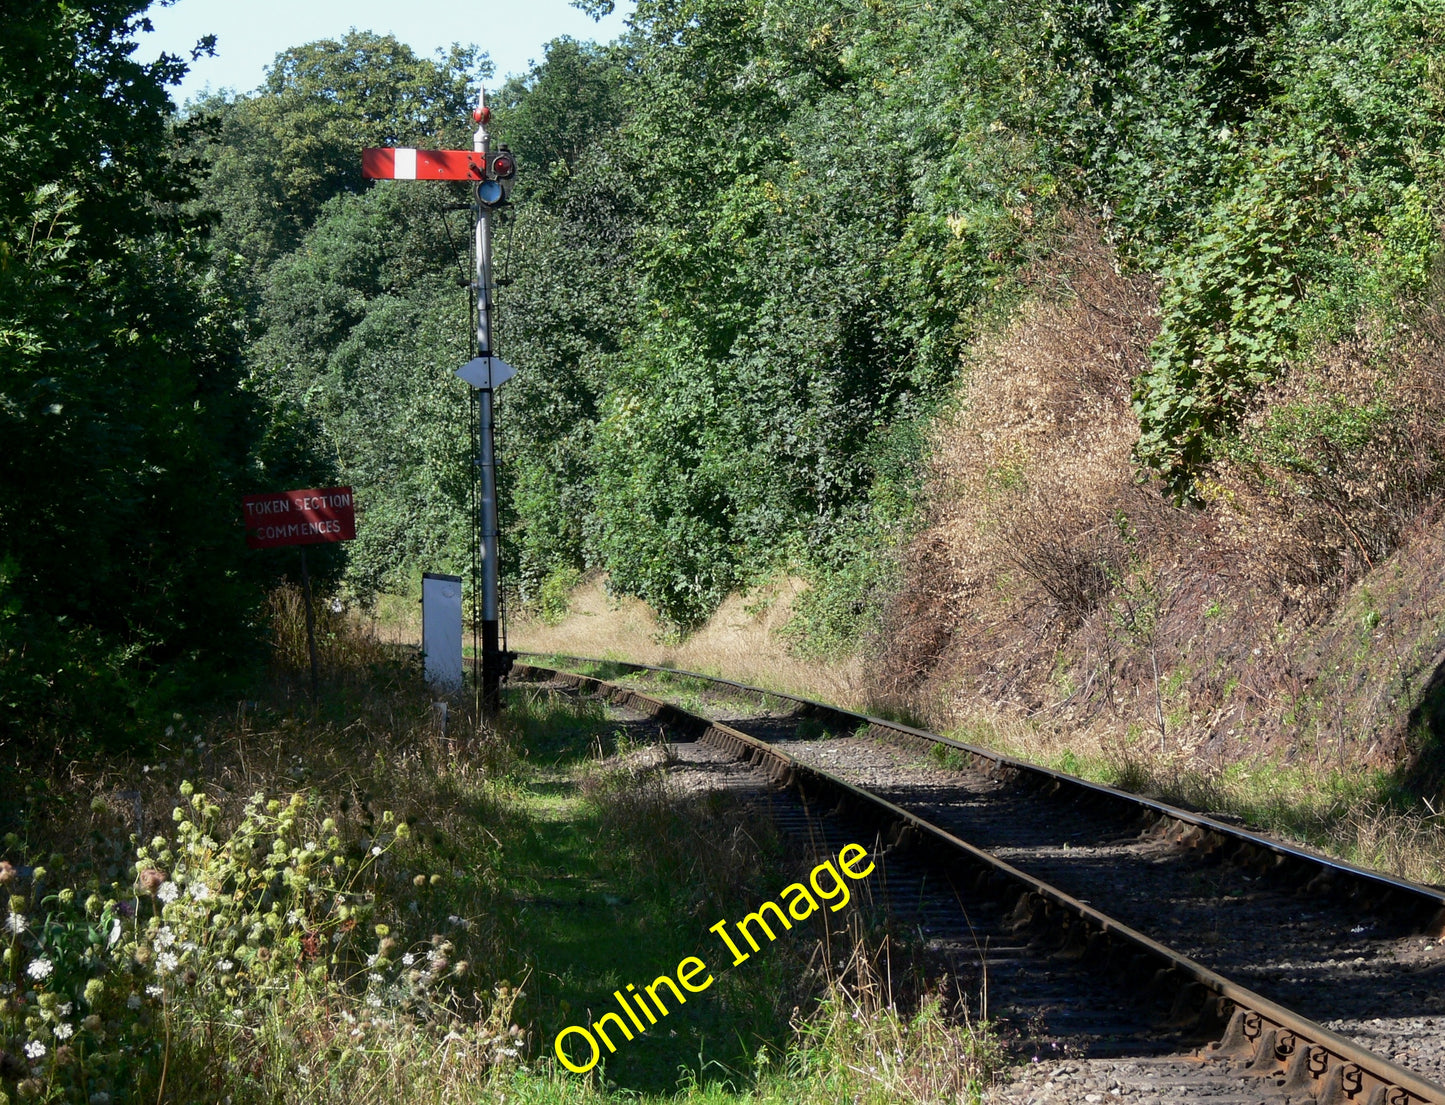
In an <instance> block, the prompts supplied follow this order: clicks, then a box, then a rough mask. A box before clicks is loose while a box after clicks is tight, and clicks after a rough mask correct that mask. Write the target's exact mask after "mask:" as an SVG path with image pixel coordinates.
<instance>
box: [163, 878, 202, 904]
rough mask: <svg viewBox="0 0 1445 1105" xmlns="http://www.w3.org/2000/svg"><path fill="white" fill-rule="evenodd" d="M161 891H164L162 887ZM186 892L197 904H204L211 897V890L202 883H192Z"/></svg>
mask: <svg viewBox="0 0 1445 1105" xmlns="http://www.w3.org/2000/svg"><path fill="white" fill-rule="evenodd" d="M162 889H164V887H162ZM186 890H187V893H189V894H190V896H191V897H192V898H194V899H195V900H196V901H198V902H204V901H205V900H206V899H207V898H209V897H210V896H211V888H210V887H209V886H207V885H206V884H205V883H203V882H193V883H191V885H190V886H189V887H187V888H186Z"/></svg>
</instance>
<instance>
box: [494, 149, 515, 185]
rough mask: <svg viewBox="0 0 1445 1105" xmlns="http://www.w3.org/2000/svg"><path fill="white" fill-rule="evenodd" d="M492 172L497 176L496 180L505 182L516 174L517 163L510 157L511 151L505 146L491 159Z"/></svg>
mask: <svg viewBox="0 0 1445 1105" xmlns="http://www.w3.org/2000/svg"><path fill="white" fill-rule="evenodd" d="M492 172H494V173H496V174H497V179H499V180H506V179H507V178H508V177H510V176H513V175H514V174H515V173H516V172H517V163H516V161H515V160H514V159H513V157H512V151H511V150H509V149H507V148H506V147H505V146H504V147H502V149H501V150H499V151H498V152H497V155H496V156H495V157H493V158H492Z"/></svg>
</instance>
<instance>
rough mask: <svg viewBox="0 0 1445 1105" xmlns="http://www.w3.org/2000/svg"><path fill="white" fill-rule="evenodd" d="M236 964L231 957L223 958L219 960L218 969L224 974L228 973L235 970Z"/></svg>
mask: <svg viewBox="0 0 1445 1105" xmlns="http://www.w3.org/2000/svg"><path fill="white" fill-rule="evenodd" d="M235 966H236V965H235V964H234V963H232V962H231V961H230V960H229V959H221V960H218V961H217V963H216V970H218V971H220V972H221V973H222V974H227V973H228V972H230V971H232V970H234V969H235Z"/></svg>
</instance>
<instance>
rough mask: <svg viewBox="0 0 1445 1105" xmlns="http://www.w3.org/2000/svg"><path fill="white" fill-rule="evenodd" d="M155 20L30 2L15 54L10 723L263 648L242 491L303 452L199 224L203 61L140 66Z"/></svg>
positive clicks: (10, 191) (0, 193)
mask: <svg viewBox="0 0 1445 1105" xmlns="http://www.w3.org/2000/svg"><path fill="white" fill-rule="evenodd" d="M144 6H145V5H144V4H142V3H139V2H136V0H92V2H89V3H81V4H65V5H60V4H53V3H47V2H44V0H35V2H24V0H22V2H21V4H20V7H21V10H20V11H19V12H16V13H13V14H14V19H13V22H12V25H11V28H7V35H6V36H5V37H4V38H3V39H0V129H3V134H4V137H3V139H0V141H3V142H4V146H5V157H4V158H3V159H0V162H3V163H0V437H3V438H4V441H5V449H4V450H3V451H0V698H3V702H4V708H3V709H0V715H3V716H4V717H5V718H6V719H7V723H14V722H15V721H24V722H26V723H31V724H33V723H34V722H35V721H36V720H41V721H42V722H43V721H45V720H47V719H48V721H49V722H50V723H52V724H59V723H61V722H67V723H68V724H67V727H66V732H67V733H69V734H71V735H74V734H77V733H79V734H83V733H85V732H88V731H90V732H103V731H114V730H115V729H116V728H117V726H118V724H121V723H123V722H124V720H125V718H126V717H127V716H130V715H133V714H134V712H135V711H136V710H137V709H139V708H140V706H141V691H142V689H143V688H145V687H148V686H155V685H157V684H158V683H159V684H167V685H169V686H170V687H171V689H172V690H174V689H175V688H176V687H177V686H178V685H179V684H180V683H181V682H183V681H184V679H185V678H186V677H187V676H188V675H190V676H194V675H195V674H197V673H198V672H199V671H200V670H202V669H201V666H200V665H198V664H197V663H195V662H196V661H198V660H200V659H201V658H202V657H206V658H208V659H209V660H210V661H211V662H212V663H214V662H215V660H216V658H217V657H220V656H225V655H231V656H235V655H237V654H239V653H241V652H243V651H244V649H245V646H246V644H247V642H248V641H249V640H250V639H251V638H250V634H249V632H248V628H251V627H254V624H255V620H256V619H255V611H256V610H257V609H258V607H259V587H260V586H261V585H262V584H263V583H264V582H265V577H266V570H267V566H266V565H265V564H261V563H257V562H255V561H252V560H248V559H247V557H246V555H245V550H244V544H243V542H242V540H241V532H240V521H239V511H238V498H239V495H240V494H241V492H242V491H243V490H246V489H248V488H249V486H250V482H251V481H252V480H253V479H257V478H259V477H260V472H261V469H262V468H263V467H264V466H265V465H266V464H268V463H272V464H275V463H277V462H280V461H282V460H283V458H285V457H286V456H287V454H288V453H290V454H291V456H292V459H304V458H305V450H304V449H302V450H299V453H300V457H299V458H298V457H296V455H295V454H296V453H297V452H298V451H297V450H294V449H291V448H288V447H286V446H288V445H289V443H284V442H282V441H279V440H277V439H276V436H275V434H274V433H273V432H272V430H273V427H274V425H275V423H273V421H272V412H271V410H270V408H269V406H268V405H267V404H266V403H265V402H264V401H262V400H261V399H260V398H259V397H258V396H256V395H254V394H251V393H248V392H247V391H246V390H245V389H244V387H243V386H242V381H241V373H240V362H239V358H238V356H237V353H238V350H237V346H238V344H239V339H240V337H241V330H240V329H239V328H238V326H237V319H238V314H239V313H238V311H237V310H236V307H235V305H234V304H233V303H232V302H230V301H229V300H228V299H227V297H226V296H225V295H224V294H223V292H222V291H221V288H220V285H219V283H218V281H217V280H216V278H215V276H214V274H213V273H211V272H209V271H208V269H209V264H208V258H207V256H206V254H205V251H204V248H203V243H202V240H201V237H200V233H199V227H198V226H197V225H196V224H195V223H194V221H193V220H190V219H188V218H186V217H184V216H183V215H181V214H180V210H181V205H182V204H183V202H184V201H186V200H187V199H188V197H189V196H190V195H191V194H192V192H193V185H194V176H193V172H192V170H191V168H190V167H188V166H187V164H186V163H185V161H184V160H183V159H181V158H178V157H176V156H175V146H174V139H173V132H172V131H171V130H170V128H169V125H168V124H169V112H170V107H171V105H170V101H169V98H168V96H167V94H166V85H167V84H168V83H173V82H174V81H176V80H178V79H179V77H180V75H181V74H182V73H183V72H184V65H183V63H181V62H180V61H179V60H177V59H175V58H170V57H162V58H161V59H159V60H158V61H156V62H154V63H151V64H149V65H142V64H140V63H137V62H136V61H134V60H133V57H132V54H133V53H134V50H135V43H134V41H133V39H134V35H135V34H136V32H137V31H139V30H141V29H143V28H144V27H145V26H146V24H145V21H144V20H143V19H142V18H140V15H139V13H140V12H141V10H143V8H144ZM12 29H13V33H9V32H10V31H11V30H12ZM25 732H26V733H27V734H30V735H31V739H33V734H34V730H33V729H32V728H30V727H29V725H27V728H26V730H25Z"/></svg>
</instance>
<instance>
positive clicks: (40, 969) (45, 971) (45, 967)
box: [25, 956, 55, 979]
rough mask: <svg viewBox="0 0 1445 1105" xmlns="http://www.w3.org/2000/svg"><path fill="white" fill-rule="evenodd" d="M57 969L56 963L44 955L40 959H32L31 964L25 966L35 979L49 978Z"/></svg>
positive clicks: (26, 971) (26, 970)
mask: <svg viewBox="0 0 1445 1105" xmlns="http://www.w3.org/2000/svg"><path fill="white" fill-rule="evenodd" d="M53 970H55V964H54V963H52V962H50V960H48V959H46V958H45V957H44V956H41V957H40V958H39V959H32V960H31V961H30V966H28V967H26V968H25V973H26V974H27V975H29V976H30V977H31V978H33V979H42V978H49V977H50V972H51V971H53Z"/></svg>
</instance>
